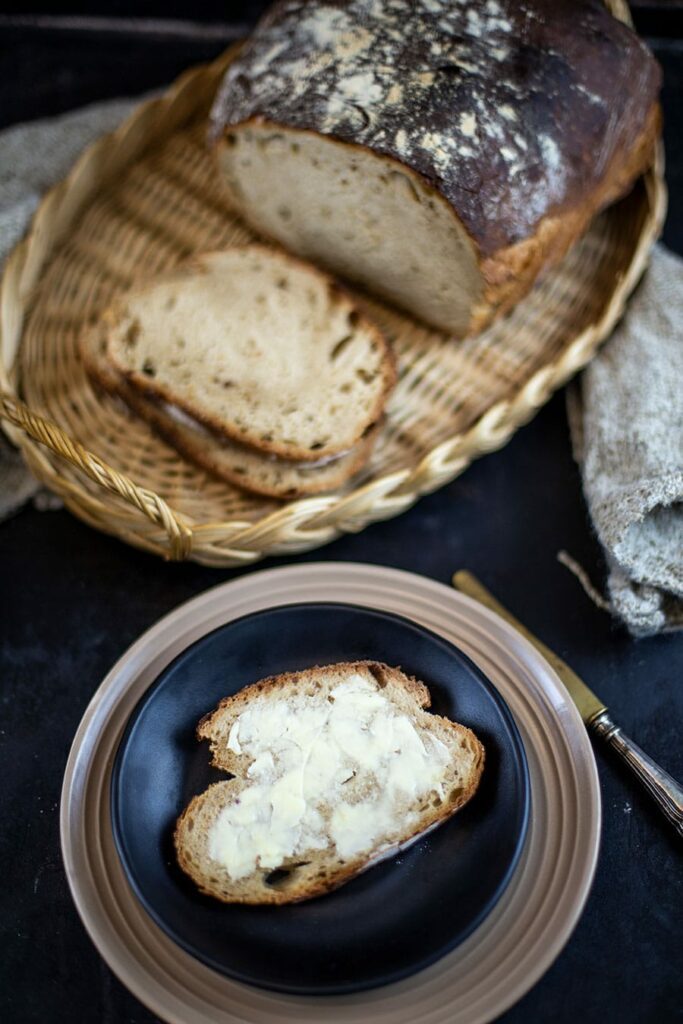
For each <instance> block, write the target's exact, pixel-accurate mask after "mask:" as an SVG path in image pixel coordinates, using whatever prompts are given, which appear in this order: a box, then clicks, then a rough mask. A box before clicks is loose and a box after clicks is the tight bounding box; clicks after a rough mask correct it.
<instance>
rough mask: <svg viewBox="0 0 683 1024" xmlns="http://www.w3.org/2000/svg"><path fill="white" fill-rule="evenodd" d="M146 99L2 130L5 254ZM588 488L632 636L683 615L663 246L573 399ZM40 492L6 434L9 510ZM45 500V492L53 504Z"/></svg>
mask: <svg viewBox="0 0 683 1024" xmlns="http://www.w3.org/2000/svg"><path fill="white" fill-rule="evenodd" d="M138 102H139V99H136V100H115V101H112V102H109V103H102V104H97V105H94V106H91V107H86V108H85V109H83V110H79V111H76V112H75V113H71V114H66V115H64V116H62V117H57V118H50V119H46V120H43V121H35V122H32V123H30V124H26V125H19V126H17V127H15V128H10V129H8V130H6V131H4V132H1V133H0V261H2V260H4V258H5V257H6V255H7V254H8V252H9V251H10V249H11V248H12V246H13V245H14V244H15V242H16V241H18V239H19V238H21V236H22V235H23V233H24V232H25V230H26V227H27V226H28V222H29V219H30V217H31V215H32V213H33V211H34V210H35V208H36V206H37V205H38V202H39V199H40V196H41V195H42V194H43V192H45V191H46V190H47V189H48V188H49V187H50V185H52V184H54V183H55V182H56V181H59V180H60V179H61V178H62V177H63V176H64V175H65V174H66V173H67V171H68V170H69V167H70V166H71V164H72V163H73V162H74V160H75V159H76V158H77V157H78V155H79V153H80V152H81V150H82V149H83V148H84V146H86V145H87V144H88V143H89V142H91V141H92V140H94V139H95V138H97V137H98V136H99V135H101V134H102V133H103V132H106V131H111V130H112V129H113V128H115V127H116V125H117V124H119V123H120V121H121V120H122V119H123V118H124V117H125V116H126V114H128V112H129V111H130V110H131V109H132V107H133V106H134V105H135V104H136V103H138ZM571 405H572V409H571V417H570V418H571V422H572V434H573V438H574V444H575V450H576V452H577V458H578V459H579V461H580V463H581V468H582V473H583V479H584V490H585V494H586V499H587V501H588V506H589V509H590V513H591V516H592V518H593V522H594V524H595V528H596V531H597V533H598V536H599V538H600V540H601V541H602V544H603V546H604V548H605V551H606V554H607V559H608V562H609V567H610V571H609V579H608V590H609V595H610V599H611V604H612V607H613V610H614V611H615V612H616V614H617V615H619V616H620V617H621V618H622V619H623V620H624V621H625V622H626V624H627V625H628V627H629V629H631V631H632V632H633V633H634V634H637V635H643V634H647V633H653V632H657V631H659V630H663V629H674V628H676V627H679V626H681V625H683V507H682V505H681V503H682V502H683V453H682V447H683V262H682V261H680V260H679V259H678V258H677V257H675V256H672V255H671V254H670V253H667V252H665V251H664V250H663V249H659V250H658V251H657V252H656V253H655V257H654V260H653V264H652V267H651V269H650V271H649V273H648V276H647V278H646V280H645V282H644V284H643V285H642V286H641V288H640V290H639V292H638V294H637V296H636V298H635V300H634V301H633V303H632V304H631V306H630V308H629V312H628V315H627V317H626V318H625V320H624V322H623V323H622V325H621V326H620V327H619V328H618V329H617V331H616V333H615V335H614V337H613V338H612V339H611V341H610V342H609V344H608V345H607V346H606V347H605V348H604V349H603V351H602V353H601V354H600V355H599V356H598V357H597V359H596V360H595V361H594V362H593V363H592V365H591V366H590V367H589V369H588V370H587V371H586V372H585V373H584V375H583V378H582V382H581V389H580V395H578V394H575V395H574V400H573V402H572V403H571ZM36 491H38V485H37V484H36V483H35V482H34V481H33V480H32V478H31V477H30V475H29V474H28V473H27V472H26V470H24V468H23V465H22V463H21V461H20V459H19V458H18V457H17V455H16V454H15V453H14V452H12V450H11V449H10V447H9V445H8V444H7V443H6V442H4V441H3V440H2V438H1V435H0V519H2V518H3V517H5V516H7V515H9V514H11V513H12V512H13V511H16V509H17V508H19V507H20V506H21V505H22V504H23V503H24V502H25V501H26V500H28V499H29V498H30V497H31V496H32V495H34V494H35V493H36ZM43 504H45V502H43Z"/></svg>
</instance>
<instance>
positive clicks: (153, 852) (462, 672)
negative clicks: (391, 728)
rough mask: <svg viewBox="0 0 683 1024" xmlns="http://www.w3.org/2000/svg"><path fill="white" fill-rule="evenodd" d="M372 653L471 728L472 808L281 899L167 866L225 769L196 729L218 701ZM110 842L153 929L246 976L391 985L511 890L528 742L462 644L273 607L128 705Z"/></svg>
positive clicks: (355, 612)
mask: <svg viewBox="0 0 683 1024" xmlns="http://www.w3.org/2000/svg"><path fill="white" fill-rule="evenodd" d="M361 658H371V659H376V660H378V661H385V662H387V663H388V664H390V665H400V666H401V667H402V668H403V669H404V671H406V672H408V673H409V674H411V675H415V676H417V677H418V678H420V679H422V680H424V682H425V683H426V684H427V686H428V687H429V689H430V691H431V694H432V699H433V707H432V710H434V711H436V712H438V713H440V714H444V715H447V716H448V717H449V718H454V719H455V720H456V721H459V722H462V723H464V724H465V725H468V726H470V727H471V728H472V729H474V731H475V732H476V734H477V735H478V736H479V737H480V739H481V740H482V742H483V744H484V746H485V748H486V767H485V769H484V774H483V777H482V781H481V784H480V787H479V790H478V792H477V793H476V795H475V796H474V797H473V799H472V800H471V801H470V803H469V804H468V805H467V806H466V807H465V808H464V809H463V810H462V811H460V812H459V813H458V814H456V815H455V816H454V817H453V818H452V819H450V820H449V821H447V822H446V823H445V824H444V825H443V826H442V827H440V828H438V829H437V830H436V831H434V832H432V833H431V834H430V835H428V836H426V837H425V838H424V839H422V840H420V841H419V842H417V843H416V844H415V845H414V846H412V847H410V848H409V849H408V850H406V851H404V852H403V853H401V854H399V855H398V856H397V857H394V858H392V859H391V860H388V861H385V862H384V863H382V864H379V865H377V866H376V867H373V868H371V869H370V870H369V871H367V872H365V873H364V874H362V875H360V876H358V878H355V879H353V880H352V881H351V882H349V883H348V884H347V885H344V886H342V888H340V889H338V890H337V891H336V892H333V893H330V894H329V895H327V896H323V897H320V898H318V899H314V900H310V901H308V902H305V903H299V904H293V905H290V906H283V907H248V906H232V905H226V904H222V903H219V902H218V901H216V900H213V899H211V898H210V897H208V896H203V895H201V894H200V893H199V892H198V891H197V890H196V889H195V887H194V885H193V884H192V882H191V881H190V880H189V879H188V878H186V877H185V875H184V874H183V873H182V872H181V871H180V869H179V868H178V866H177V865H176V862H175V857H174V851H173V845H172V833H173V828H174V825H175V821H176V818H177V816H178V814H179V813H180V812H181V811H182V810H183V808H184V807H185V806H186V805H187V803H188V802H189V801H190V799H191V798H192V797H193V796H194V795H195V794H196V793H199V792H200V791H201V790H203V789H205V788H206V786H207V785H208V784H209V783H210V782H213V781H216V780H217V779H219V778H221V777H224V776H223V775H222V773H220V772H218V771H216V770H215V769H212V768H210V767H209V750H208V744H206V743H198V742H197V740H196V739H195V727H196V725H197V722H198V721H199V719H200V718H201V717H202V715H204V714H205V713H206V712H207V711H211V710H212V709H213V708H214V707H215V706H216V704H217V703H218V701H219V700H220V698H221V697H225V696H226V695H228V694H232V693H235V692H236V691H237V690H239V689H241V687H243V686H245V685H246V684H247V683H252V682H255V681H256V680H257V679H260V678H262V677H264V676H267V675H273V674H276V673H279V672H285V671H288V670H294V669H303V668H309V667H310V666H312V665H325V664H329V663H332V662H335V661H350V660H355V659H361ZM111 795H112V821H113V829H114V838H115V840H116V845H117V848H118V851H119V854H120V856H121V860H122V862H123V865H124V868H125V870H126V873H127V875H128V879H129V881H130V883H131V884H132V886H133V888H134V890H135V891H136V893H137V895H138V897H139V898H140V900H141V901H142V903H143V904H144V906H145V907H146V909H147V911H148V912H149V913H150V914H151V915H152V917H153V918H154V920H155V921H156V922H157V924H159V925H160V927H161V928H163V930H164V931H165V932H166V933H167V934H168V935H170V937H171V938H172V939H174V941H175V942H177V943H178V944H179V945H180V946H182V947H183V948H184V949H186V950H187V951H188V952H189V953H192V954H193V955H194V956H196V957H197V958H198V959H200V960H203V961H204V963H207V964H209V966H211V967H214V968H215V969H217V970H219V971H221V972H223V973H224V974H227V975H229V976H231V977H233V978H237V979H239V980H240V981H245V982H249V983H251V984H253V985H260V986H262V987H265V988H271V989H278V990H280V991H284V992H297V993H307V994H317V995H322V994H325V993H340V992H352V991H359V990H361V989H366V988H371V987H374V986H377V985H384V984H386V983H387V982H390V981H396V980H398V979H399V978H402V977H405V976H406V975H408V974H411V973H413V972H415V971H417V970H419V969H420V968H422V967H426V966H427V965H428V964H430V963H432V962H433V961H434V960H436V959H438V958H439V957H440V956H443V954H444V953H446V952H448V950H450V949H452V948H453V947H454V946H456V945H457V944H458V943H459V942H462V940H463V939H464V938H465V937H466V936H467V935H469V933H470V932H471V931H472V930H473V929H474V928H475V927H476V925H478V924H479V923H480V921H482V919H483V918H484V917H485V915H486V914H488V913H489V911H490V910H491V909H492V908H493V906H494V904H495V903H496V901H497V900H498V899H499V897H500V896H501V894H502V892H503V890H504V888H505V886H506V885H507V883H508V881H509V879H510V877H511V874H512V871H513V869H514V867H515V865H516V863H517V860H518V858H519V855H520V853H521V849H522V845H523V842H524V837H525V833H526V827H527V821H528V815H529V779H528V770H527V764H526V758H525V754H524V748H523V746H522V742H521V740H520V737H519V733H518V732H517V728H516V726H515V724H514V722H513V720H512V716H511V715H510V712H509V711H508V708H507V706H506V705H505V703H504V702H503V700H502V699H501V697H500V695H499V694H498V693H497V692H496V690H495V689H494V688H493V686H492V685H491V683H489V682H488V680H486V679H485V678H484V676H483V675H482V673H481V672H480V671H479V669H477V668H476V667H475V666H474V665H473V664H472V662H471V661H470V660H469V659H468V658H467V657H466V656H465V655H464V654H463V653H462V652H461V651H459V650H458V649H457V648H455V647H453V646H452V645H451V644H449V643H447V642H446V641H444V640H442V639H440V638H439V637H437V636H435V635H434V634H433V633H430V632H429V631H428V630H426V629H423V628H422V627H420V626H417V625H415V624H414V623H412V622H408V621H407V620H405V619H402V618H399V617H398V616H395V615H389V614H385V613H383V612H377V611H371V610H369V609H366V608H358V607H354V606H351V605H343V604H299V605H288V606H286V607H281V608H273V609H269V610H267V611H264V612H258V613H256V614H254V615H249V616H246V617H245V618H242V619H238V620H236V621H234V622H230V623H228V624H227V625H225V626H222V627H220V628H219V629H217V630H215V631H214V632H213V633H210V634H208V636H205V637H203V638H202V639H201V640H199V641H198V642H197V643H195V644H194V645H193V646H192V647H189V648H188V649H187V650H186V651H184V652H183V654H181V655H180V656H179V657H178V658H176V660H175V661H174V662H173V663H172V664H171V665H169V667H168V668H167V669H166V670H165V671H164V672H162V674H161V675H160V676H159V678H158V679H157V680H156V682H155V683H154V684H153V685H152V686H151V687H150V688H149V690H148V691H147V692H146V693H145V695H144V697H143V698H142V700H141V701H140V702H139V704H138V706H137V707H136V709H135V711H134V712H133V715H132V716H131V719H130V722H129V723H128V727H127V729H126V732H125V734H124V737H123V739H122V741H121V744H120V746H119V749H118V751H117V754H116V761H115V764H114V771H113V776H112V789H111Z"/></svg>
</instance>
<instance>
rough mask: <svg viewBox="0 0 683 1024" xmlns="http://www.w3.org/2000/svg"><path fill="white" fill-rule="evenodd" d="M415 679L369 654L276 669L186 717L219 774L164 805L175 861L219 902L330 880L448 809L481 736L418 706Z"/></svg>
mask: <svg viewBox="0 0 683 1024" xmlns="http://www.w3.org/2000/svg"><path fill="white" fill-rule="evenodd" d="M429 704H430V696H429V691H428V690H427V687H426V686H424V684H423V683H420V682H418V681H417V680H415V679H412V678H410V677H409V676H407V675H405V674H404V673H403V672H401V671H400V670H399V669H396V668H390V667H388V666H387V665H384V664H381V663H377V662H347V663H341V664H336V665H328V666H326V667H320V668H312V669H308V670H305V671H302V672H292V673H285V674H283V675H280V676H275V677H271V678H269V679H265V680H263V681H261V682H259V683H255V684H253V685H252V686H247V687H246V688H245V689H243V690H241V691H240V692H239V693H237V694H236V695H235V696H234V697H229V698H226V699H225V700H224V701H222V702H221V704H220V705H219V706H218V708H217V709H216V710H215V711H214V712H213V713H212V714H210V715H208V716H207V717H206V718H205V719H203V720H202V721H201V722H200V724H199V727H198V730H197V734H198V736H199V738H200V739H208V740H209V742H210V745H211V753H212V756H213V764H214V765H215V766H216V767H218V768H221V769H223V770H224V771H226V772H230V773H231V774H232V775H233V777H232V778H230V779H228V780H226V781H223V782H217V783H215V784H214V785H212V786H210V787H209V788H208V789H207V790H205V791H204V792H203V793H201V794H200V795H198V796H196V797H195V798H194V799H193V800H192V801H191V803H190V804H189V806H188V807H187V808H186V810H185V811H184V812H183V813H182V815H181V816H180V818H179V819H178V823H177V826H176V831H175V847H176V852H177V857H178V862H179V864H180V866H181V868H182V869H183V871H185V872H186V873H187V874H188V875H189V876H190V878H192V880H193V881H194V882H195V883H196V885H197V886H198V887H199V888H200V889H201V890H202V892H205V893H207V894H209V895H210V896H214V897H216V898H217V899H219V900H222V901H224V902H227V903H291V902H295V901H299V900H305V899H309V898H310V897H313V896H317V895H320V894H322V893H325V892H328V891H329V890H331V889H334V888H336V887H337V886H339V885H341V884H342V883H344V882H346V881H348V880H349V879H350V878H352V877H353V876H354V875H357V874H358V873H359V872H361V871H363V870H364V869H365V868H367V867H370V866H371V865H372V864H373V863H375V862H377V861H378V860H381V859H384V858H385V857H388V856H391V855H392V854H393V853H395V852H396V851H397V850H398V849H401V848H403V847H405V846H407V845H409V844H410V843H412V842H414V841H415V840H416V839H417V838H418V837H419V836H420V835H422V834H424V833H425V832H426V831H427V830H429V829H432V828H434V827H436V826H437V825H438V824H440V823H441V822H443V821H445V820H446V819H447V818H449V817H451V815H452V814H454V813H455V811H457V810H458V809H459V808H460V807H462V806H463V805H464V804H465V803H466V802H467V801H468V800H469V799H470V797H471V796H472V795H473V793H474V792H475V790H476V788H477V786H478V784H479V779H480V777H481V773H482V770H483V765H484V748H483V747H482V745H481V743H480V742H479V740H478V739H477V738H476V736H475V735H474V733H473V732H472V731H471V730H470V729H467V728H465V727H464V726H462V725H458V724H456V723H455V722H452V721H450V720H449V719H447V718H443V717H441V716H439V715H434V714H430V713H428V712H427V711H425V710H424V709H425V708H427V707H428V706H429Z"/></svg>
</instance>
